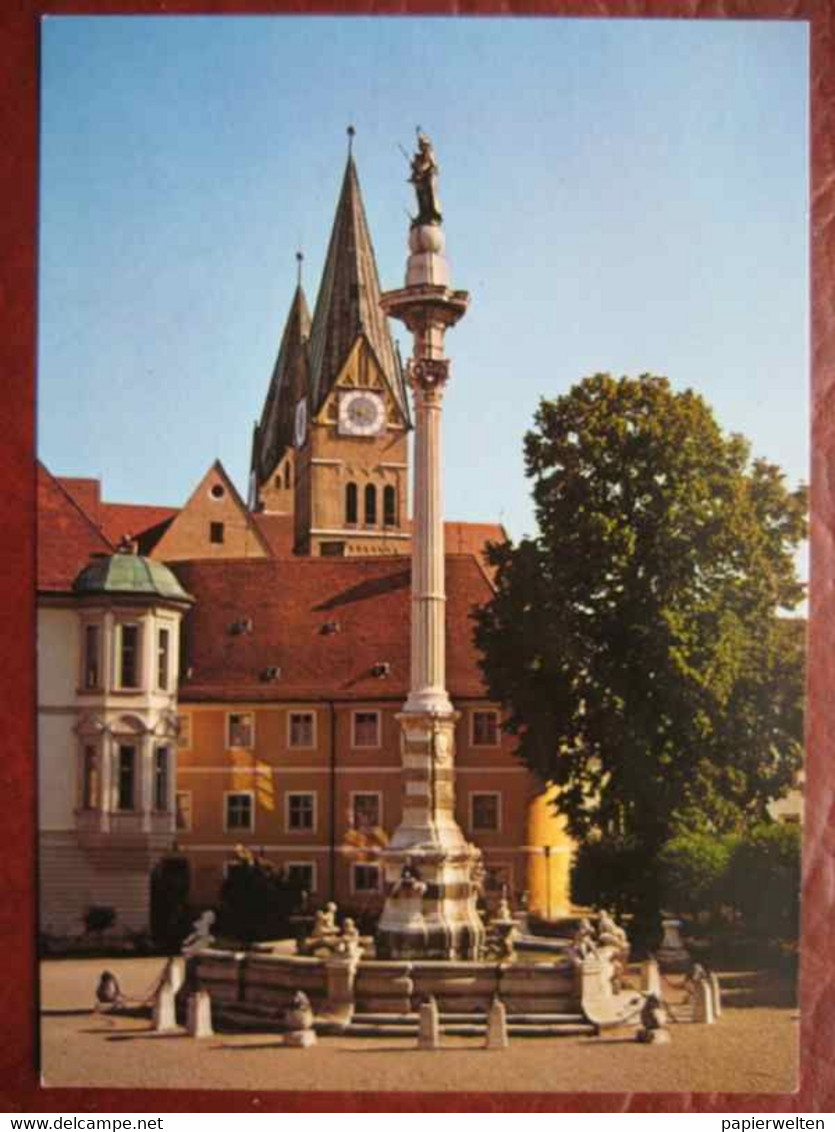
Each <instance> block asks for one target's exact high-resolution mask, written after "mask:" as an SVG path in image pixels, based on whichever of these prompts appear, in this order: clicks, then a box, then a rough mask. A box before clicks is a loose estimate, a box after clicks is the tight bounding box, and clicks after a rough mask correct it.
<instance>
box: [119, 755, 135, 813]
mask: <svg viewBox="0 0 835 1132" xmlns="http://www.w3.org/2000/svg"><path fill="white" fill-rule="evenodd" d="M135 788H136V748H135V747H129V746H127V745H124V744H123V745H120V747H119V766H118V774H117V781H116V792H117V801H118V808H119V809H120V810H132V809H134V790H135Z"/></svg>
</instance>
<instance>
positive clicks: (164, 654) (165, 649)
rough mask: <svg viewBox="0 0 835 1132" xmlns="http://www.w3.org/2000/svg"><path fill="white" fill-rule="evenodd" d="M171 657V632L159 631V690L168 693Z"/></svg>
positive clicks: (166, 630) (167, 630) (168, 630)
mask: <svg viewBox="0 0 835 1132" xmlns="http://www.w3.org/2000/svg"><path fill="white" fill-rule="evenodd" d="M170 655H171V630H170V629H158V630H157V688H158V689H159V690H160V692H167V691H168V668H169V659H170Z"/></svg>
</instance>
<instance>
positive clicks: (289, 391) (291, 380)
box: [251, 283, 311, 483]
mask: <svg viewBox="0 0 835 1132" xmlns="http://www.w3.org/2000/svg"><path fill="white" fill-rule="evenodd" d="M310 325H311V323H310V310H309V309H308V306H307V299H306V298H305V294H304V289H303V287H302V285H301V283H299V285H298V286H297V287H296V293H295V294H294V295H293V301H292V303H291V304H290V312H289V314H288V315H287V321H286V322H285V324H284V331H283V333H282V335H281V345H280V346H279V349H278V356H277V357H276V361H275V366H274V367H273V373H272V378H271V380H270V387H269V389H268V391H267V396H266V399H265V401H264V408H263V410H262V412H261V419H260V421H259V422H258V424H257V425H256V428H255V436H254V438H253V446H252V469H251V470H252V471H254V472H255V473H256V477H257V479H258V482H259V483H262V482H263V481H264V480H265V479H267V478H268V477H269V476H270V475H271V474H272V472H273V470H274V468H275V466H276V464H278V462H279V460H280V459H281V457H282V456H283V455H284V453H285V451H286V450H287V448H288V447H290V446H291V445H292V443H293V420H294V415H295V409H296V404H297V403H298V401H299V399H300V398H301V397H303V396H304V395H305V393H306V392H307V386H308V358H307V341H308V338H309V337H310Z"/></svg>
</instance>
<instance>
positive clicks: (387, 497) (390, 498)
mask: <svg viewBox="0 0 835 1132" xmlns="http://www.w3.org/2000/svg"><path fill="white" fill-rule="evenodd" d="M383 525H384V526H386V527H396V526H397V492H396V491H395V490H394V488H393V487H392V486H391V484H389V486H388V487H384V488H383Z"/></svg>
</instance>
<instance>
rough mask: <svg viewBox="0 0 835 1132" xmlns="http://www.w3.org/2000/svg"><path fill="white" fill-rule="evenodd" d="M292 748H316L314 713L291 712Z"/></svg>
mask: <svg viewBox="0 0 835 1132" xmlns="http://www.w3.org/2000/svg"><path fill="white" fill-rule="evenodd" d="M290 746H291V747H307V748H311V747H313V746H315V739H314V734H313V712H312V711H291V712H290Z"/></svg>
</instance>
